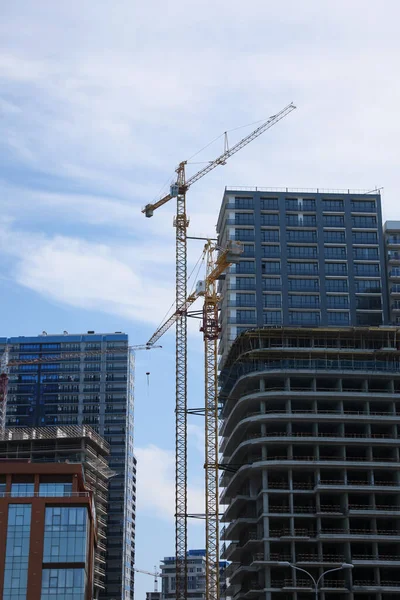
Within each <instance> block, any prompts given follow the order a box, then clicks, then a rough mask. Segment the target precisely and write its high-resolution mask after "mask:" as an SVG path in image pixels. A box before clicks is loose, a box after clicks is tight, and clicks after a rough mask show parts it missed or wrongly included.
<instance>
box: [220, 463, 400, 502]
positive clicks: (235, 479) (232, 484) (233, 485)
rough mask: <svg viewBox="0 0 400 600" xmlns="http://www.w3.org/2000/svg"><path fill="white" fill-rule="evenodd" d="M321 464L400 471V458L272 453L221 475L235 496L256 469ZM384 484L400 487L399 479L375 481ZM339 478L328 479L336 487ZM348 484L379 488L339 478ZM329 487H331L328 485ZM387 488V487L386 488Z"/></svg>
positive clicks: (228, 493) (306, 467) (312, 468)
mask: <svg viewBox="0 0 400 600" xmlns="http://www.w3.org/2000/svg"><path fill="white" fill-rule="evenodd" d="M317 466H319V467H321V468H332V467H335V468H338V469H344V468H347V467H352V468H353V469H354V468H357V469H360V468H363V469H374V468H375V467H376V468H379V467H380V468H384V469H385V470H389V469H390V470H393V471H395V472H397V471H398V469H399V462H398V461H381V460H369V459H368V460H366V459H364V458H361V459H357V460H356V459H355V458H350V459H348V460H347V459H344V458H341V459H338V458H336V457H323V456H321V457H320V458H318V459H317V458H315V457H314V456H301V457H300V456H299V457H296V458H287V457H284V456H271V457H268V458H262V457H261V456H259V457H257V458H254V459H253V460H252V462H251V463H246V464H242V465H240V464H238V465H236V467H237V471H236V472H235V473H230V472H228V471H225V472H224V473H223V475H222V476H221V478H220V485H221V486H222V487H225V488H226V490H225V494H226V496H227V497H228V496H234V495H235V493H236V492H237V491H238V490H239V489H240V486H241V485H243V483H244V482H245V481H246V480H247V478H248V477H249V476H250V477H251V476H253V475H254V473H255V472H256V471H262V470H264V469H266V470H269V471H272V470H279V469H280V470H282V468H285V469H298V470H302V471H303V472H304V471H307V470H310V471H311V472H313V471H315V468H316V467H317ZM380 483H381V484H382V485H383V487H384V486H385V485H386V483H388V485H389V486H390V487H399V484H398V483H397V482H394V481H393V482H377V483H376V484H375V486H376V485H378V486H379V484H380ZM337 484H338V482H336V483H328V486H329V487H330V489H332V487H331V486H332V485H335V487H337ZM341 485H342V486H345V487H346V489H347V488H350V487H351V486H353V487H354V489H360V486H361V487H366V488H370V487H373V488H374V489H376V487H375V486H374V485H373V484H372V483H367V482H354V483H349V484H345V483H344V482H340V481H339V486H341ZM318 487H319V488H320V489H322V488H323V485H321V483H319V484H317V486H316V489H317V488H318ZM328 489H329V488H328ZM385 489H386V488H385V487H384V490H385Z"/></svg>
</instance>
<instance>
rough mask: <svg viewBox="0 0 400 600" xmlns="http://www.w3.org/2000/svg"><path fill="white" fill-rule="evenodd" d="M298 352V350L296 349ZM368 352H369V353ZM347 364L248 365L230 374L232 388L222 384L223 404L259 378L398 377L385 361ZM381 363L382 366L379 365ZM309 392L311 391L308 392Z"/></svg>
mask: <svg viewBox="0 0 400 600" xmlns="http://www.w3.org/2000/svg"><path fill="white" fill-rule="evenodd" d="M298 350H300V349H298ZM369 352H370V351H369ZM336 354H337V349H336ZM331 362H333V361H331ZM345 362H346V363H347V362H351V361H347V360H346V361H342V362H341V363H340V364H338V365H333V364H328V363H327V364H325V365H317V364H312V365H310V366H309V367H305V366H301V365H299V364H297V363H296V361H295V360H287V361H285V360H283V361H282V365H281V366H277V365H271V366H270V367H267V366H265V365H257V364H255V365H248V367H247V368H248V369H249V370H248V372H247V373H243V374H241V375H239V374H231V375H230V377H229V379H230V380H234V383H233V385H232V387H230V388H229V389H227V385H226V384H224V383H222V385H221V396H222V397H223V398H224V397H226V401H225V403H226V404H228V403H229V399H230V398H232V396H234V395H235V394H236V396H237V395H239V394H238V388H240V387H246V388H247V382H248V381H249V382H250V383H251V381H252V380H253V381H254V380H257V379H259V378H262V377H268V378H272V377H277V378H278V377H282V376H283V375H286V376H288V375H291V374H295V376H296V377H299V376H302V375H304V376H307V377H315V376H318V377H321V376H327V377H329V378H333V377H337V378H342V377H345V378H351V377H354V375H357V376H358V377H367V378H368V377H371V375H377V376H379V377H385V376H387V377H390V378H393V377H399V376H400V365H398V364H395V363H393V362H391V363H387V362H385V361H377V362H371V364H368V365H366V364H364V363H363V361H355V362H354V364H353V365H347V364H344V363H345ZM380 363H382V364H380ZM243 384H246V385H245V386H243ZM310 391H311V390H310ZM322 393H323V392H322ZM350 393H355V394H357V393H360V392H357V390H354V391H353V392H350ZM226 414H227V412H226V409H225V408H224V411H223V417H225V416H226Z"/></svg>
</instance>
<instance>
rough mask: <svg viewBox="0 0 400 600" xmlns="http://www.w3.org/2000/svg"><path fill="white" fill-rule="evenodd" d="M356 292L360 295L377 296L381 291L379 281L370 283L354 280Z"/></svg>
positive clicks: (363, 280) (364, 280)
mask: <svg viewBox="0 0 400 600" xmlns="http://www.w3.org/2000/svg"><path fill="white" fill-rule="evenodd" d="M355 283H356V292H359V293H361V294H368V293H371V294H379V293H380V292H381V291H382V290H381V282H380V281H371V280H369V279H357V280H356V282H355Z"/></svg>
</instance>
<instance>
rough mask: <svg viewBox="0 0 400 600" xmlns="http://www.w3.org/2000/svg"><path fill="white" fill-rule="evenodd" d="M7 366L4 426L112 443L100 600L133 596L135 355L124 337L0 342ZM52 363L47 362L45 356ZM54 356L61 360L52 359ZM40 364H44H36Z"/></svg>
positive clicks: (50, 337)
mask: <svg viewBox="0 0 400 600" xmlns="http://www.w3.org/2000/svg"><path fill="white" fill-rule="evenodd" d="M6 346H7V347H8V350H9V353H10V360H13V359H14V360H16V361H18V360H25V359H26V360H28V361H29V360H32V359H38V362H37V363H35V364H22V365H18V366H14V367H11V369H10V377H9V386H8V402H7V425H8V426H11V427H43V426H51V425H90V427H92V428H93V429H94V430H95V431H96V432H98V433H99V434H100V435H101V436H103V437H104V438H105V440H106V441H107V442H108V443H109V444H110V457H109V466H110V468H111V469H112V470H113V471H115V473H116V475H115V476H114V477H112V478H111V479H110V481H109V504H108V519H107V546H106V578H105V589H104V591H103V592H102V594H101V596H100V598H101V600H114V599H115V600H131V599H132V598H133V592H134V590H133V583H134V572H133V570H132V566H133V564H134V550H135V501H136V459H135V456H134V453H133V360H134V357H133V354H132V353H131V351H130V350H129V347H128V336H127V335H126V334H123V333H113V334H95V333H94V332H88V333H87V334H83V335H70V334H68V333H65V334H64V335H47V334H43V335H40V336H37V337H23V336H21V337H12V338H9V339H7V338H0V355H1V353H2V351H4V348H5V347H6ZM46 358H51V361H49V362H47V363H46V362H45V360H44V361H43V359H46ZM58 358H59V360H58ZM42 361H43V362H42Z"/></svg>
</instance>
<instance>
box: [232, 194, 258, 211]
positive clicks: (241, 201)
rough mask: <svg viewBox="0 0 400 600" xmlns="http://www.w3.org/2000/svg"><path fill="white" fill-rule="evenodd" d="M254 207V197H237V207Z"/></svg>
mask: <svg viewBox="0 0 400 600" xmlns="http://www.w3.org/2000/svg"><path fill="white" fill-rule="evenodd" d="M253 207H254V199H253V198H238V197H236V198H235V208H238V209H241V208H245V209H246V208H253Z"/></svg>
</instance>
